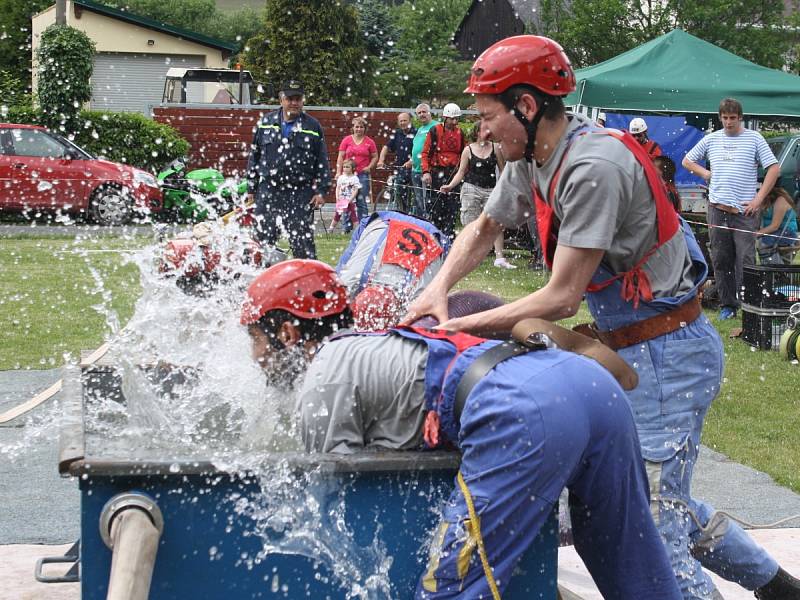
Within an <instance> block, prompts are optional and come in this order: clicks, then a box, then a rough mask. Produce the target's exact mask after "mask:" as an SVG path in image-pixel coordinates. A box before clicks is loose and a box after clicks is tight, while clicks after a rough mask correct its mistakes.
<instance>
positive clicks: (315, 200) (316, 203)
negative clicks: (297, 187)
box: [311, 194, 325, 208]
mask: <svg viewBox="0 0 800 600" xmlns="http://www.w3.org/2000/svg"><path fill="white" fill-rule="evenodd" d="M323 204H325V196H323V195H322V194H314V195H313V196H311V206H313V207H314V208H319V207H321V206H322V205H323Z"/></svg>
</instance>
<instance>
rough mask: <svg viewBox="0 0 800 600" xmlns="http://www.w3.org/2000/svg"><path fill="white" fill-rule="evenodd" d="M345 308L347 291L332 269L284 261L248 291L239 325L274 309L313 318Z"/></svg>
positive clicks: (315, 263) (319, 264)
mask: <svg viewBox="0 0 800 600" xmlns="http://www.w3.org/2000/svg"><path fill="white" fill-rule="evenodd" d="M346 308H347V288H346V287H345V286H344V284H343V283H342V282H341V281H340V280H339V277H338V276H337V275H336V271H334V270H333V268H332V267H330V266H328V265H326V264H325V263H323V262H320V261H318V260H301V259H295V260H287V261H284V262H280V263H278V264H276V265H273V266H271V267H270V268H269V269H267V270H266V271H264V272H263V273H261V274H260V275H259V276H258V277H256V278H255V279H254V280H253V282H252V283H251V284H250V287H248V288H247V297H246V298H245V302H244V306H243V307H242V316H241V323H242V325H249V324H250V323H255V322H256V321H258V320H259V319H260V318H261V317H263V316H264V315H265V314H266V313H268V312H269V311H271V310H276V309H281V310H285V311H286V312H288V313H291V314H293V315H294V316H296V317H299V318H301V319H315V318H319V317H326V316H328V315H335V314H339V313H341V312H343V311H344V310H345V309H346Z"/></svg>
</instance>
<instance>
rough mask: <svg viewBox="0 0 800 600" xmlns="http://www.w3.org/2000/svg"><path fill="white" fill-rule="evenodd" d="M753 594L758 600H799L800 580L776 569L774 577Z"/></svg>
mask: <svg viewBox="0 0 800 600" xmlns="http://www.w3.org/2000/svg"><path fill="white" fill-rule="evenodd" d="M753 593H754V594H755V596H756V598H758V600H800V580H798V579H795V578H794V577H792V576H791V575H789V574H788V573H787V572H786V571H784V570H783V569H781V568H778V572H777V573H776V574H775V577H773V578H772V579H770V581H769V583H767V584H766V585H764V586H761V587H760V588H758V589H757V590H755V591H754V592H753Z"/></svg>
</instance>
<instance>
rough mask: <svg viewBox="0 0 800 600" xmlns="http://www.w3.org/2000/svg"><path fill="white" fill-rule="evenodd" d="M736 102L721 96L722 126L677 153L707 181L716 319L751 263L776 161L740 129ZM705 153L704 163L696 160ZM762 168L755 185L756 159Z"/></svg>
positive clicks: (729, 313) (729, 308) (727, 311)
mask: <svg viewBox="0 0 800 600" xmlns="http://www.w3.org/2000/svg"><path fill="white" fill-rule="evenodd" d="M742 114H743V113H742V105H741V104H740V103H739V102H738V101H737V100H734V99H733V98H725V99H724V100H723V101H722V102H720V105H719V118H720V121H722V129H721V130H719V131H715V132H714V133H712V134H709V135H707V136H706V137H704V138H703V139H702V140H700V142H698V144H697V145H696V146H695V147H694V148H692V149H691V150H690V151H689V153H688V154H687V155H686V157H685V158H684V159H683V167H684V168H685V169H686V170H687V171H689V172H690V173H693V174H695V175H698V176H700V177H702V178H703V179H705V180H706V181H708V196H709V204H708V225H709V228H710V237H711V262H712V263H713V265H714V280H715V282H716V286H717V292H718V293H719V298H720V304H721V305H722V310H721V311H720V314H719V318H720V319H732V318H734V317H735V316H736V309H737V308H738V307H739V304H740V300H739V297H738V295H737V292H738V291H739V290H740V288H741V285H742V270H743V268H744V265H752V264H754V263H755V235H754V234H753V233H752V232H755V231H756V229H758V216H759V212H760V210H761V207H762V205H763V204H764V199H765V198H766V196H767V194H768V193H769V191H770V190H771V189H772V186H773V185H775V181H776V180H777V179H778V174H779V171H780V167H779V166H778V161H777V159H776V158H775V155H774V154H773V153H772V150H770V148H769V146H768V145H767V142H766V141H765V140H764V138H763V137H762V135H761V134H760V133H758V132H757V131H753V130H751V129H745V127H744V125H743V119H742ZM703 159H707V160H708V165H709V167H710V168H709V169H706V168H703V167H702V166H700V165H699V164H698V162H699V161H701V160H703ZM759 164H760V165H761V166H762V167H763V168H764V169H765V170H766V175H765V177H764V183H763V184H762V185H761V188H759V189H758V190H756V188H757V185H758V181H757V175H758V165H759Z"/></svg>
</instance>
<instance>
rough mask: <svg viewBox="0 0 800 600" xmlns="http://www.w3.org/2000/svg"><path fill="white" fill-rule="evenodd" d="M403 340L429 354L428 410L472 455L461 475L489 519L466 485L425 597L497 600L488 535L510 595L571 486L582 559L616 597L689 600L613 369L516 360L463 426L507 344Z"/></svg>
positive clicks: (433, 562)
mask: <svg viewBox="0 0 800 600" xmlns="http://www.w3.org/2000/svg"><path fill="white" fill-rule="evenodd" d="M393 331H394V332H395V333H396V334H399V335H402V336H403V337H405V338H408V339H414V340H418V341H423V342H425V343H426V344H427V346H428V351H429V352H428V362H427V366H426V371H425V388H426V402H427V403H428V408H429V409H432V410H435V411H436V412H437V413H438V415H439V418H440V422H441V429H442V432H443V433H444V434H445V435H446V436H447V437H448V439H450V440H451V441H456V442H457V445H458V447H459V448H460V449H461V451H462V453H463V456H462V462H461V473H462V475H463V478H464V480H465V482H466V485H467V487H468V488H469V490H470V492H471V495H472V498H473V502H474V507H475V511H476V513H477V515H479V517H480V519H479V521H480V522H479V524H478V526H477V527H476V526H475V525H474V524H473V523H472V522H471V519H470V517H469V511H468V508H467V505H466V501H465V498H464V495H463V493H462V491H461V490H460V489H459V488H458V486H457V487H456V489H455V490H454V491H453V493H452V494H451V496H450V499H449V501H448V503H447V505H446V507H445V510H444V514H443V516H442V523H441V524H440V525H439V527H438V528H437V530H436V531H435V532H434V536H433V541H432V544H431V553H430V560H429V563H428V566H427V568H426V571H425V573H424V574H423V575H422V577H421V579H420V581H419V584H418V586H417V592H416V597H417V598H420V599H422V598H424V599H441V598H459V599H467V600H471V599H477V598H491V592H490V588H489V584H488V582H487V578H486V577H485V573H484V570H483V567H482V565H481V561H480V560H479V557H478V552H477V550H476V543H477V542H476V536H477V533H478V532H480V535H481V536H482V538H483V543H484V546H485V548H486V553H487V556H488V562H489V565H490V566H491V569H492V573H493V575H494V579H495V580H496V582H497V586H498V588H499V589H500V591H501V592H502V590H503V589H504V587H505V586H506V585H507V584H508V582H509V580H510V578H511V574H512V571H513V570H514V566H515V565H516V563H517V561H518V560H519V558H520V557H521V556H522V554H523V553H524V552H525V550H526V549H527V548H528V547H529V545H530V544H531V542H532V541H533V539H534V538H535V537H536V536H537V535H538V533H539V530H540V529H541V527H542V525H543V524H544V523H545V521H546V520H547V518H548V516H549V515H550V514H551V512H552V510H553V507H554V506H555V504H556V503H557V502H558V498H559V494H560V493H561V490H562V489H563V488H564V487H565V486H566V487H567V488H569V490H570V509H571V514H572V522H573V528H574V537H575V546H576V549H577V550H578V552H579V554H580V555H581V557H582V558H583V560H584V562H585V563H586V566H587V567H588V569H589V571H590V573H591V574H592V577H593V578H594V580H595V582H596V583H597V586H598V588H599V589H600V591H601V593H602V594H603V597H604V598H616V599H628V600H634V599H635V600H641V599H642V598H648V599H656V600H657V599H662V598H664V599H666V598H669V599H679V598H680V591H679V590H678V587H677V584H676V583H675V578H674V576H673V574H672V569H671V568H670V565H669V561H668V560H667V557H666V554H665V552H664V548H663V545H662V543H661V540H660V538H659V536H658V533H657V531H656V529H655V526H654V525H653V521H652V519H651V517H650V511H649V499H648V485H647V476H646V473H645V470H644V467H643V461H642V460H641V454H640V451H639V442H638V438H637V436H636V430H635V427H634V423H633V419H632V417H631V412H630V408H629V406H628V403H627V401H626V399H625V395H624V392H623V391H622V388H620V387H619V385H618V384H617V382H616V381H615V380H614V379H613V378H612V377H611V375H610V374H609V373H608V372H607V371H606V370H605V369H603V368H602V367H600V366H599V365H598V364H597V363H595V362H594V361H592V360H590V359H587V358H584V357H582V356H579V355H577V354H573V353H570V352H564V351H561V350H540V351H535V352H529V353H527V354H522V355H519V356H516V357H514V358H509V359H507V360H505V361H503V362H501V363H499V364H498V365H497V366H495V367H494V369H493V370H492V371H490V372H489V374H488V375H486V377H484V378H483V379H482V380H481V381H480V382H479V383H478V384H477V385H476V386H475V387H474V388H473V389H472V391H471V393H470V394H469V396H468V398H467V400H466V403H465V406H464V409H463V413H462V415H461V419H460V422H457V421H456V419H455V416H454V414H453V405H454V403H455V392H456V388H457V386H458V382H459V381H460V380H461V377H462V376H463V374H464V372H465V371H466V369H467V368H468V367H469V365H471V364H472V362H473V361H474V360H475V359H476V358H477V357H478V356H479V355H480V354H481V353H483V352H484V351H485V350H487V349H488V348H490V347H492V346H493V345H495V344H497V343H499V342H497V341H484V340H482V339H480V338H472V340H474V342H470V343H471V344H474V345H469V344H467V346H468V347H466V348H464V347H463V346H462V348H461V350H462V352H460V353H459V352H458V351H457V350H456V348H455V346H454V345H453V343H450V342H449V341H447V340H445V339H431V338H430V337H428V335H425V334H424V332H421V331H420V330H416V331H410V330H393ZM439 335H440V336H441V335H442V334H441V332H440V333H439ZM459 335H463V334H459ZM469 337H471V336H469Z"/></svg>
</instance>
